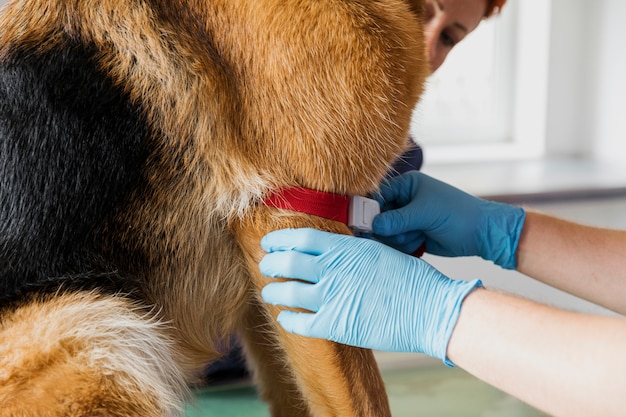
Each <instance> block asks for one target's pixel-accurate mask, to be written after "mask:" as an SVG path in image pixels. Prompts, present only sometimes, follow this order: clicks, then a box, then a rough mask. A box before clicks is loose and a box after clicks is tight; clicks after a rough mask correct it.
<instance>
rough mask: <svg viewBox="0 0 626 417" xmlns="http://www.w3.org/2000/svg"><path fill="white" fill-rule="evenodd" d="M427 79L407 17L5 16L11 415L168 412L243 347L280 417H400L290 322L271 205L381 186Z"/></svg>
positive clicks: (5, 377) (0, 150) (2, 145)
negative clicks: (309, 194)
mask: <svg viewBox="0 0 626 417" xmlns="http://www.w3.org/2000/svg"><path fill="white" fill-rule="evenodd" d="M427 71H428V63H427V62H426V60H425V59H424V53H423V33H422V2H421V1H418V0H415V1H409V0H188V1H183V0H10V1H9V2H8V3H7V4H6V6H5V7H4V8H3V10H2V13H1V15H0V416H3V417H4V416H87V415H102V416H104V415H106V416H143V417H145V416H175V415H180V414H181V413H182V404H183V402H184V400H185V398H186V394H187V391H188V388H187V387H188V384H189V383H190V382H191V381H193V379H194V377H196V376H197V375H198V373H199V372H200V371H201V369H203V367H204V366H205V365H206V364H208V363H210V362H212V361H215V360H216V359H218V358H219V356H220V353H219V352H220V350H221V347H222V346H221V344H222V343H223V341H224V340H223V339H224V335H229V334H232V333H236V334H238V336H239V337H240V338H241V340H242V343H243V344H244V348H245V352H246V355H247V357H248V359H249V362H250V364H251V367H252V369H253V372H254V375H255V379H256V380H257V382H258V385H259V391H260V393H261V395H262V396H263V398H264V399H265V400H267V401H268V402H269V404H270V409H271V413H272V415H274V416H287V417H295V416H362V417H365V416H387V415H389V414H390V411H389V406H388V403H387V399H386V395H385V390H384V386H383V383H382V380H381V378H380V375H379V372H378V369H377V366H376V363H375V361H374V358H373V355H372V353H371V352H370V351H368V350H363V349H356V348H351V347H347V346H342V345H338V344H334V343H331V342H327V341H323V340H315V339H308V338H303V337H299V336H295V335H292V334H289V333H287V332H285V331H284V330H282V328H280V327H279V326H277V324H276V322H275V320H274V317H275V316H276V315H277V313H278V309H277V308H275V307H272V306H268V305H265V304H264V303H262V301H261V299H260V296H259V293H260V289H261V288H262V287H263V286H264V285H265V284H266V279H265V278H264V277H263V276H261V275H260V273H259V271H258V266H257V264H258V262H259V260H260V259H261V257H262V255H263V253H262V250H261V248H260V246H259V241H260V239H261V237H262V236H263V235H264V234H265V233H267V232H269V231H271V230H275V229H280V228H284V227H300V226H307V227H316V228H320V229H324V230H329V231H334V232H340V233H349V229H348V228H347V227H346V226H345V225H343V224H340V223H337V222H335V221H332V220H325V219H322V218H319V217H315V216H310V215H306V214H302V213H296V212H290V211H285V210H281V209H277V208H271V207H268V206H266V205H264V204H262V201H263V198H264V196H265V195H267V194H268V193H270V192H272V191H273V190H277V189H280V188H283V187H288V186H299V187H306V188H310V189H314V190H320V191H327V192H333V193H339V194H344V195H362V194H366V193H369V192H372V191H374V190H375V189H376V188H377V186H378V184H379V182H380V181H381V179H382V178H383V177H384V175H385V173H386V171H387V170H388V167H389V164H390V163H391V162H392V161H393V160H394V159H395V158H396V157H397V156H398V155H400V154H401V153H402V151H403V150H404V147H405V143H406V137H407V131H408V126H409V120H410V116H411V112H412V109H413V107H414V105H415V103H416V101H417V99H418V97H419V95H420V93H421V91H422V85H423V82H424V79H425V77H426V75H427Z"/></svg>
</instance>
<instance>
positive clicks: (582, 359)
mask: <svg viewBox="0 0 626 417" xmlns="http://www.w3.org/2000/svg"><path fill="white" fill-rule="evenodd" d="M263 247H264V249H265V250H266V251H270V252H271V253H269V254H268V255H266V256H265V257H264V258H263V261H262V262H261V264H260V269H261V272H263V274H265V275H266V276H271V277H293V278H297V279H300V280H304V281H306V282H310V283H305V282H294V281H287V282H281V283H272V284H269V285H267V286H266V287H265V288H264V290H263V297H264V298H265V300H266V301H267V302H270V303H272V304H277V305H282V306H286V307H289V308H305V309H306V310H309V311H308V312H303V311H298V312H295V311H289V310H288V311H283V312H281V313H280V315H279V316H278V320H279V322H280V323H281V324H282V325H283V326H284V327H285V328H286V329H287V330H289V331H291V332H293V333H297V334H301V335H304V336H309V337H322V338H326V339H329V340H334V341H337V342H340V343H347V344H351V345H354V346H361V347H369V348H376V349H383V350H389V351H392V350H393V351H406V352H423V353H427V354H429V355H431V356H434V357H437V358H439V359H444V360H449V361H451V362H448V363H455V364H456V365H458V366H460V367H462V368H464V369H466V370H467V371H468V372H470V373H472V374H474V375H475V376H476V377H478V378H480V379H483V380H484V381H486V382H488V383H489V384H492V385H493V386H495V387H497V388H499V389H502V390H504V391H507V392H509V393H510V394H512V395H514V396H516V397H518V398H520V399H522V400H524V401H526V402H528V403H530V404H531V405H533V406H535V407H537V408H539V409H542V410H545V411H547V412H549V413H552V414H553V415H555V416H567V417H572V416H573V417H576V416H585V417H594V416H605V417H611V416H619V415H623V410H624V409H626V396H624V395H623V390H624V387H626V380H625V378H626V377H625V376H624V375H626V357H625V356H624V355H623V351H624V350H625V349H626V321H625V320H624V319H622V318H610V317H601V316H587V315H581V314H576V313H570V312H565V311H560V310H556V309H553V308H550V307H546V306H542V305H539V304H535V303H533V302H530V301H526V300H523V299H519V298H515V297H511V296H508V295H504V294H499V293H496V292H493V291H489V290H484V289H481V288H479V285H478V284H479V283H478V282H476V281H474V282H464V281H458V282H457V281H452V280H450V279H449V278H447V277H445V276H443V275H442V274H441V273H439V272H438V271H436V270H435V269H434V268H432V267H431V266H430V265H428V264H427V263H426V262H424V261H421V260H419V259H415V258H412V257H410V256H408V255H404V254H401V253H400V252H397V251H395V250H394V249H391V248H389V247H386V246H384V245H382V244H380V243H377V242H372V241H368V240H365V239H358V238H354V237H350V236H341V235H332V234H328V233H324V232H319V231H311V230H310V229H301V230H297V231H292V230H282V231H278V232H273V233H271V234H269V235H267V236H266V237H265V238H264V239H263ZM311 283H312V284H311ZM313 313H315V314H313Z"/></svg>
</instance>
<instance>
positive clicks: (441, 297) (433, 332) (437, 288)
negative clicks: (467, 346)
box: [417, 275, 483, 366]
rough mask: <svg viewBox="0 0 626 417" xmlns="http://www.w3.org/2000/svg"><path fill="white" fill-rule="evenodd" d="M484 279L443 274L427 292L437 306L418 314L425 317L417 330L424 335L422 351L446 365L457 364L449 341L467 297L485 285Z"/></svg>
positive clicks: (422, 336) (431, 302)
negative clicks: (462, 278)
mask: <svg viewBox="0 0 626 417" xmlns="http://www.w3.org/2000/svg"><path fill="white" fill-rule="evenodd" d="M482 287H483V285H482V281H480V280H478V279H475V280H472V281H464V280H453V279H451V278H448V277H446V276H444V275H441V276H440V279H439V280H437V282H436V283H435V285H433V288H431V290H430V291H428V292H424V294H429V295H428V302H429V305H430V306H433V307H434V308H432V309H428V308H426V309H425V310H424V311H422V312H421V314H419V316H420V319H421V320H422V331H421V332H420V331H419V330H418V331H417V336H418V338H420V337H421V338H422V341H421V343H419V344H420V345H421V347H422V349H421V351H422V352H423V353H425V354H427V355H429V356H431V357H433V358H437V359H440V360H441V361H442V362H443V363H444V364H446V365H447V366H454V364H453V363H452V362H451V361H450V360H449V359H448V357H447V349H448V344H449V343H450V338H451V337H452V334H453V332H454V328H455V326H456V323H457V321H458V319H459V315H460V313H461V307H462V304H463V301H464V300H465V297H467V296H468V295H469V294H470V293H472V292H473V291H474V290H475V289H477V288H482Z"/></svg>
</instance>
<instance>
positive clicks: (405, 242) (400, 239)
mask: <svg viewBox="0 0 626 417" xmlns="http://www.w3.org/2000/svg"><path fill="white" fill-rule="evenodd" d="M375 238H376V240H378V241H379V242H382V243H384V244H385V245H387V246H391V247H392V248H394V249H397V250H399V251H402V252H404V253H413V252H415V250H416V249H417V248H419V247H420V246H421V245H422V244H423V243H424V241H425V240H426V236H425V235H424V233H423V232H421V231H418V230H414V231H411V232H408V233H403V234H400V235H394V236H388V237H387V236H375Z"/></svg>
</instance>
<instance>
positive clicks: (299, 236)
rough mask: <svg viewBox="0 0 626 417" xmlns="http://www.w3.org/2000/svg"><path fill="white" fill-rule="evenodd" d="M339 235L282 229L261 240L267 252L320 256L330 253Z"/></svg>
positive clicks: (316, 231) (313, 230)
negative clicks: (295, 252) (293, 252)
mask: <svg viewBox="0 0 626 417" xmlns="http://www.w3.org/2000/svg"><path fill="white" fill-rule="evenodd" d="M337 238H338V235H335V234H332V233H328V232H322V231H320V230H316V229H282V230H277V231H275V232H271V233H268V234H267V235H265V236H264V237H263V239H261V247H262V248H263V249H264V250H265V251H266V252H277V251H292V250H296V251H298V252H303V253H308V254H310V255H320V254H322V253H324V252H326V251H328V250H329V249H330V248H331V247H332V246H333V244H334V243H335V241H336V239H337Z"/></svg>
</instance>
